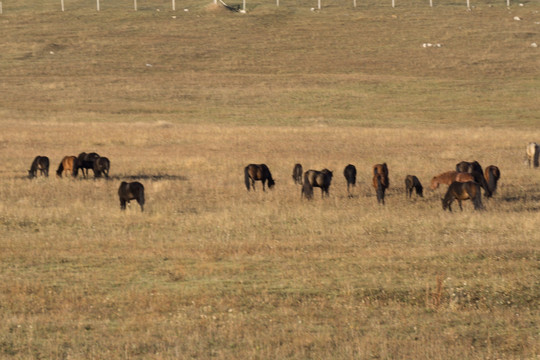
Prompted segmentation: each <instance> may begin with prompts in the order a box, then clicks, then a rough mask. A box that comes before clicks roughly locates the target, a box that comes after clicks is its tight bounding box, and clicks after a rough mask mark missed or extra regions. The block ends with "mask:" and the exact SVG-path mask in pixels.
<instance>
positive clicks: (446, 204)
mask: <svg viewBox="0 0 540 360" xmlns="http://www.w3.org/2000/svg"><path fill="white" fill-rule="evenodd" d="M469 199H470V200H471V201H472V203H473V205H474V209H475V210H482V209H483V208H484V206H483V205H482V196H481V191H480V184H478V183H477V182H474V181H468V182H457V181H455V182H453V183H451V184H450V186H449V187H448V190H447V191H446V194H445V195H444V198H442V208H443V210H446V209H448V210H449V211H452V206H451V205H452V202H453V201H454V200H457V201H458V204H459V208H460V209H461V210H462V211H463V207H462V206H461V202H462V201H463V200H469Z"/></svg>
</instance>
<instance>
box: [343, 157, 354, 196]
mask: <svg viewBox="0 0 540 360" xmlns="http://www.w3.org/2000/svg"><path fill="white" fill-rule="evenodd" d="M343 176H345V179H346V180H347V194H349V197H350V196H351V193H350V187H351V186H353V187H354V186H356V167H355V166H354V165H351V164H349V165H347V166H345V169H343Z"/></svg>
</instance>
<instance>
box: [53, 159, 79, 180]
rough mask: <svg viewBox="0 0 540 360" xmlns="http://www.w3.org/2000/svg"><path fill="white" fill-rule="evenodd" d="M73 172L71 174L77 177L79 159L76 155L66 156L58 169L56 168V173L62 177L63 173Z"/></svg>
mask: <svg viewBox="0 0 540 360" xmlns="http://www.w3.org/2000/svg"><path fill="white" fill-rule="evenodd" d="M68 172H71V176H73V177H76V176H77V175H78V174H79V161H78V160H77V157H75V156H64V158H63V159H62V161H61V162H60V165H58V170H56V175H57V176H58V177H62V173H68Z"/></svg>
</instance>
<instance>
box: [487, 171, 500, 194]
mask: <svg viewBox="0 0 540 360" xmlns="http://www.w3.org/2000/svg"><path fill="white" fill-rule="evenodd" d="M484 175H485V178H486V182H487V185H488V188H489V191H490V192H491V193H492V194H495V191H497V183H498V182H499V179H500V178H501V171H500V170H499V168H498V167H497V166H495V165H489V166H488V167H487V168H486V171H485V174H484Z"/></svg>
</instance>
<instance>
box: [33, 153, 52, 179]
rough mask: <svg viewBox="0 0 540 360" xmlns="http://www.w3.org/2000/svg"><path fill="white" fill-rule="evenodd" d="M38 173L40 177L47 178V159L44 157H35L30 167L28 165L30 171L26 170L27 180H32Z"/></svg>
mask: <svg viewBox="0 0 540 360" xmlns="http://www.w3.org/2000/svg"><path fill="white" fill-rule="evenodd" d="M38 170H39V172H40V174H41V175H44V176H46V177H48V176H49V158H48V157H46V156H36V157H35V158H34V161H33V162H32V165H30V170H28V178H29V179H32V178H35V177H36V176H37V172H38Z"/></svg>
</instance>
